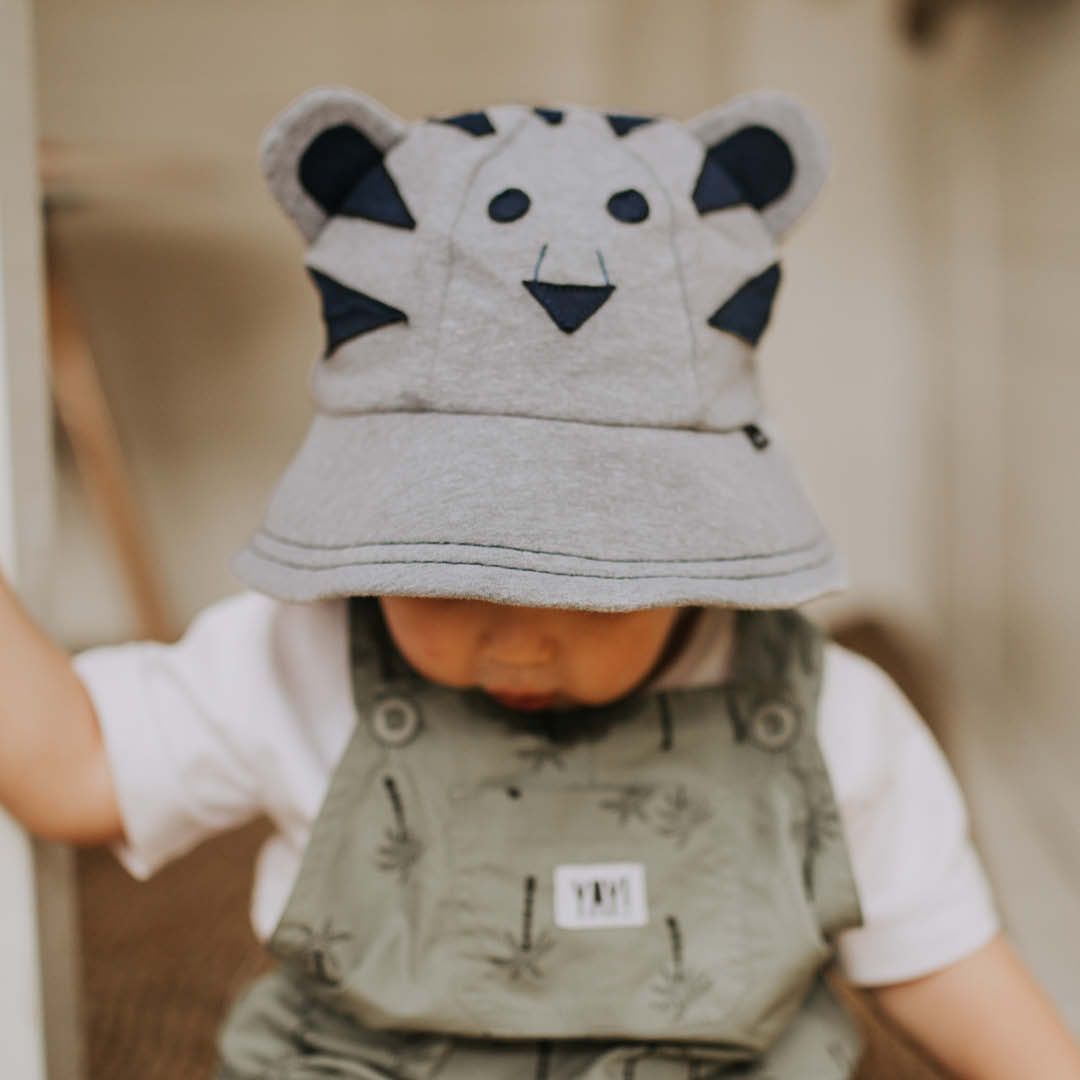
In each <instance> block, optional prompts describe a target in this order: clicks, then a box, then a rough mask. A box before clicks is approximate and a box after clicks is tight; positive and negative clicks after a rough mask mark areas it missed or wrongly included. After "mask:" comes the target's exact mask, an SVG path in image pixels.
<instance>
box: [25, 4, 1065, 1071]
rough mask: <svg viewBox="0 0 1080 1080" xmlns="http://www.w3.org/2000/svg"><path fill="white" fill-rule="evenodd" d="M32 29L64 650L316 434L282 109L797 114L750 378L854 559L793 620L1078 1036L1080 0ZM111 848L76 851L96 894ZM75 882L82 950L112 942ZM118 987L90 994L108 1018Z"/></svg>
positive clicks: (217, 579) (213, 540)
mask: <svg viewBox="0 0 1080 1080" xmlns="http://www.w3.org/2000/svg"><path fill="white" fill-rule="evenodd" d="M33 20H34V26H33V33H34V35H35V50H36V67H37V70H36V80H37V106H36V107H37V114H38V124H39V130H40V135H41V138H42V139H43V146H42V159H41V160H42V176H43V183H44V189H45V192H46V195H47V206H48V214H47V234H48V267H49V278H50V282H51V283H52V286H53V290H54V292H53V296H54V302H53V317H54V320H56V319H57V313H58V312H59V314H60V325H59V326H57V325H55V324H54V328H53V332H54V342H55V341H60V342H63V343H66V345H67V347H68V350H69V352H70V351H71V350H74V352H75V353H76V354H77V353H78V352H79V350H80V349H82V350H83V351H84V352H85V351H86V350H89V354H92V356H91V361H92V367H91V370H92V372H93V373H95V374H96V376H97V377H98V378H99V379H100V383H101V387H102V389H103V394H104V397H103V406H104V410H105V413H106V414H107V415H108V416H109V417H111V422H112V424H114V426H115V433H116V437H117V444H116V447H115V449H117V450H118V451H119V457H118V459H117V460H118V461H119V464H120V467H121V471H120V472H116V471H115V470H113V471H111V472H109V474H108V477H107V478H106V480H105V481H104V484H102V482H101V480H100V477H97V478H96V479H95V475H94V473H93V469H94V465H95V462H96V463H97V464H100V455H99V456H98V457H97V458H95V444H94V443H93V440H92V438H91V443H90V448H89V452H88V451H87V449H86V444H85V439H86V433H85V431H83V432H82V434H81V435H80V423H83V422H85V418H81V417H80V409H79V405H78V402H79V401H80V400H83V398H81V397H80V395H79V393H78V387H79V386H80V385H81V384H80V383H79V382H78V376H76V377H75V378H76V381H75V382H74V383H70V382H69V383H68V384H67V385H68V386H75V388H76V390H75V391H74V392H73V396H74V399H75V405H74V408H73V409H72V406H71V400H72V398H71V396H70V395H69V398H68V404H67V405H65V402H64V395H63V390H62V387H63V385H64V382H63V379H62V378H58V379H57V383H56V385H57V398H58V407H59V408H60V415H61V416H62V417H64V418H65V423H62V424H58V426H57V433H58V435H57V438H58V442H57V450H58V454H57V461H58V466H59V480H60V493H59V503H58V525H57V530H56V532H57V550H56V552H55V558H54V560H53V563H52V565H53V567H54V580H53V592H54V598H55V602H54V605H53V607H54V614H53V620H52V626H53V628H54V630H55V631H56V632H57V633H58V634H59V635H60V637H61V638H62V639H63V640H64V642H65V643H66V644H68V645H69V646H70V647H72V648H82V647H85V646H89V645H92V644H96V643H99V642H105V641H113V640H120V639H125V638H129V637H131V636H133V635H135V634H137V633H140V632H151V633H160V634H162V635H164V636H169V635H172V634H175V633H177V632H179V631H180V630H181V629H182V627H183V625H184V624H185V622H186V621H187V620H188V619H189V618H190V616H191V615H192V614H193V613H194V612H195V611H197V610H198V609H199V608H201V607H203V606H205V605H206V604H208V603H210V602H211V601H213V600H215V599H216V598H218V597H221V596H224V595H226V594H227V593H229V592H232V591H235V590H236V589H237V588H238V585H237V583H236V582H235V581H234V580H233V579H232V578H231V577H230V576H229V572H228V565H227V563H228V558H229V556H230V555H231V554H232V552H233V551H234V550H236V549H237V548H238V547H239V546H240V545H241V544H242V543H243V541H244V540H245V538H246V535H247V532H248V530H249V529H251V528H252V527H253V526H254V525H255V523H256V522H257V520H258V519H259V516H260V513H261V509H262V507H263V505H264V500H265V499H266V496H267V494H268V491H269V489H270V486H271V484H272V483H273V481H274V479H275V478H276V477H277V475H278V473H279V472H280V470H281V468H282V467H283V466H284V464H285V463H286V461H287V460H288V459H289V457H290V455H291V453H292V451H293V450H294V449H295V446H296V444H297V442H298V441H299V439H300V437H301V435H302V433H303V431H304V429H305V427H306V423H307V420H308V417H309V405H308V400H307V394H306V377H307V372H308V369H309V367H310V366H311V364H312V363H313V362H314V361H315V359H316V357H317V356H318V354H319V352H320V343H321V338H322V330H321V326H320V323H319V319H318V309H317V304H316V298H315V294H314V291H313V290H312V289H311V287H310V285H309V283H308V281H307V279H306V277H305V275H304V273H303V271H302V268H301V262H300V258H301V244H300V241H299V238H298V236H297V235H295V233H294V231H293V229H292V228H291V226H290V225H289V223H288V222H286V220H285V219H284V218H283V217H282V215H281V214H280V212H279V211H278V210H277V208H276V205H275V204H274V203H273V202H272V200H271V199H270V197H269V195H268V194H267V193H266V191H265V189H264V187H263V184H262V181H261V178H260V176H259V173H258V169H257V167H256V164H255V149H256V146H257V143H258V139H259V136H260V133H261V131H262V129H263V127H264V126H265V125H266V123H267V122H268V121H269V120H270V118H271V117H272V116H273V115H274V114H275V113H276V112H277V111H278V110H279V109H280V108H282V107H283V106H284V105H286V104H287V103H288V102H289V101H290V100H291V99H292V98H293V97H294V96H296V95H297V94H299V93H300V92H301V91H303V90H305V89H307V88H309V87H310V86H313V85H316V84H325V83H344V84H347V85H350V86H354V87H356V88H359V89H362V90H364V91H366V92H368V93H369V94H371V95H373V96H375V97H377V98H378V99H380V100H381V101H383V102H384V103H385V104H387V105H388V106H389V107H390V108H391V109H393V110H394V111H396V112H397V113H399V114H400V115H402V116H405V117H407V118H418V117H423V116H427V115H432V114H446V113H453V112H458V111H461V110H464V109H466V108H468V107H470V106H475V105H483V104H488V103H492V102H498V101H511V100H513V101H525V102H529V103H536V104H557V103H559V102H560V101H576V102H581V103H584V104H594V105H602V106H613V107H618V108H619V109H621V110H624V111H645V112H663V113H667V114H670V115H673V116H675V117H680V118H684V117H689V116H691V115H693V114H694V113H696V112H699V111H701V110H703V109H705V108H707V107H709V106H711V105H713V104H715V103H718V102H721V101H723V100H725V99H726V98H728V97H730V96H731V95H733V94H736V93H738V92H740V91H743V90H747V89H752V88H757V87H776V88H780V89H783V90H786V91H789V92H790V93H792V94H795V95H796V96H798V97H799V98H801V99H802V100H803V101H805V102H806V103H807V104H809V105H810V106H811V107H813V108H814V110H815V111H816V112H817V113H818V114H819V115H820V117H821V118H822V119H823V121H824V123H825V125H826V127H827V129H828V131H829V133H830V138H831V142H832V146H833V153H834V163H835V164H834V176H833V180H832V182H831V184H830V185H829V186H828V187H827V188H826V192H825V195H824V197H823V198H822V200H821V202H820V204H819V205H818V207H817V208H816V209H815V211H814V212H813V213H812V214H811V215H810V216H809V218H808V220H807V223H806V224H805V225H804V226H803V227H801V228H800V229H799V230H798V232H797V233H796V234H795V235H794V237H793V238H792V239H791V241H790V243H789V249H788V252H787V255H786V258H785V281H786V284H785V288H784V290H783V292H782V296H781V300H780V303H779V306H778V310H777V314H776V317H775V319H774V322H773V325H772V329H771V331H770V333H769V335H768V336H767V337H766V338H765V342H764V345H763V348H762V350H761V371H762V377H763V380H764V384H765V390H766V396H767V400H768V401H769V402H770V403H771V407H772V411H773V412H774V414H775V415H776V418H777V421H778V424H779V426H780V427H781V430H782V431H784V432H785V434H786V437H787V441H788V442H789V444H790V447H791V449H792V451H793V453H794V456H795V458H796V460H797V461H798V462H799V464H800V466H801V470H802V474H803V477H804V479H805V481H806V483H807V485H808V487H809V489H810V491H811V493H812V495H813V497H814V500H815V502H816V504H817V506H818V508H819V510H820V511H821V513H822V515H823V517H824V519H825V521H826V523H827V525H828V526H829V528H830V530H831V532H832V534H833V536H834V538H835V540H836V541H837V543H838V546H839V547H840V548H841V550H842V551H843V552H844V553H845V554H846V556H847V559H848V561H849V565H850V570H851V578H852V588H851V590H850V591H849V592H848V593H847V594H846V595H844V596H842V597H839V598H837V599H835V600H830V601H828V602H826V603H824V604H823V605H820V606H819V608H818V614H819V615H820V616H821V617H822V618H823V619H825V620H827V621H829V622H830V623H832V624H834V625H837V626H840V627H841V628H844V632H847V633H854V634H855V635H856V636H858V635H859V634H863V635H864V636H866V635H869V637H868V638H867V640H870V638H872V639H873V642H875V643H876V645H875V646H874V647H878V648H881V649H884V650H885V651H886V652H888V653H889V654H890V655H891V656H892V657H894V659H896V663H897V665H898V668H899V669H902V670H901V676H903V673H904V672H906V673H907V676H908V678H907V680H904V679H903V677H902V681H905V688H906V689H908V691H909V693H911V695H912V696H913V697H915V698H916V699H918V700H917V703H918V704H920V706H921V707H922V708H923V709H924V711H926V712H927V713H929V714H931V719H933V720H934V722H935V725H936V730H937V733H938V736H939V738H941V740H942V741H943V742H944V744H945V745H946V747H947V749H948V751H949V753H950V755H951V756H952V758H953V761H954V763H955V765H956V767H957V769H958V771H959V773H960V776H961V779H962V781H963V783H964V785H965V788H966V791H967V793H968V797H969V800H970V805H971V809H972V815H973V819H974V826H975V830H976V834H977V837H978V840H979V843H980V846H981V848H982V851H983V853H984V856H985V858H986V860H987V863H988V865H989V868H990V870H991V873H992V876H993V878H994V881H995V884H996V886H997V889H998V892H999V897H1000V900H1001V906H1002V908H1003V911H1004V914H1005V917H1006V920H1007V922H1008V924H1009V927H1010V930H1011V931H1012V933H1013V936H1014V938H1015V939H1016V940H1017V942H1018V944H1019V946H1020V948H1021V950H1022V952H1023V953H1024V955H1025V956H1026V957H1027V959H1028V961H1029V963H1030V964H1031V965H1032V966H1033V967H1034V968H1035V970H1036V971H1037V973H1038V974H1039V976H1040V978H1041V979H1042V981H1043V982H1044V983H1045V984H1046V985H1047V986H1048V987H1049V988H1050V989H1051V991H1052V992H1053V994H1054V995H1055V997H1056V998H1057V1000H1058V1002H1059V1003H1060V1005H1061V1007H1062V1008H1063V1010H1065V1012H1066V1013H1067V1015H1068V1016H1069V1017H1070V1019H1071V1022H1072V1023H1073V1025H1074V1027H1075V1028H1077V1030H1078V1031H1080V975H1078V974H1077V973H1078V972H1080V935H1077V934H1076V932H1075V912H1076V911H1077V910H1078V905H1080V794H1078V788H1077V784H1076V782H1075V780H1074V773H1075V771H1076V767H1077V763H1078V762H1080V725H1078V724H1076V723H1075V722H1074V714H1075V712H1076V705H1077V702H1078V700H1080V687H1078V686H1077V685H1076V683H1075V681H1074V679H1073V673H1074V657H1075V656H1076V655H1077V651H1078V648H1080V573H1078V571H1077V567H1076V564H1075V556H1076V553H1077V552H1080V507H1078V505H1077V499H1076V496H1075V492H1076V482H1075V470H1076V468H1077V464H1078V463H1080V424H1078V423H1077V419H1078V417H1080V363H1078V357H1077V353H1078V351H1080V326H1078V315H1077V313H1078V311H1080V303H1078V300H1080V209H1078V205H1077V203H1078V193H1080V108H1078V105H1080V3H1074V2H1069V0H1057V2H1054V0H1017V2H1013V3H1010V2H1007V0H666V2H664V0H382V2H377V0H306V2H304V3H298V2H296V0H258V2H255V0H230V2H229V3H227V4H222V3H220V2H211V0H184V2H180V0H157V2H151V0H37V2H36V3H35V4H34V5H33ZM65 334H66V335H67V337H66V338H65V337H64V335H65ZM83 359H84V360H85V359H86V356H83ZM54 363H55V357H54ZM95 415H97V414H95ZM90 419H91V420H93V419H94V417H93V416H92V417H91V418H90ZM80 438H82V439H83V440H84V445H83V452H82V453H81V455H80V454H74V453H73V452H72V448H73V447H74V448H75V449H76V450H78V448H79V440H80ZM107 456H108V455H107ZM110 460H112V458H110ZM77 461H78V462H81V466H80V468H79V469H77V468H76V467H75V463H76V462H77ZM110 505H111V506H112V510H113V514H114V516H113V518H112V521H113V524H112V527H111V529H110V526H109V525H108V521H109V519H108V518H107V517H103V513H102V511H103V509H108V508H109V506H110ZM117 505H119V506H120V507H121V512H120V525H119V526H117V524H116V517H115V512H116V506H117ZM245 850H246V849H244V848H243V845H241V846H240V847H239V848H236V849H232V848H229V849H223V851H222V852H219V854H218V855H217V856H215V857H216V858H217V859H218V860H219V861H218V863H216V864H215V866H217V867H218V869H219V870H220V869H221V867H223V866H224V867H231V866H232V865H233V864H234V862H236V861H238V860H239V861H243V858H242V857H243V852H244V851H245ZM110 870H111V868H110V869H106V868H105V867H104V866H102V865H99V864H98V863H95V862H93V861H91V862H89V863H87V864H86V866H84V870H83V873H84V877H85V878H86V881H88V882H89V883H90V884H94V883H98V887H99V889H100V888H105V887H106V886H104V885H100V882H101V881H106V882H107V883H108V882H111V883H112V884H109V885H108V888H114V889H115V888H120V887H121V886H120V885H119V884H117V883H116V882H113V880H112V879H111V878H108V877H107V875H108V874H109V873H110ZM244 872H245V873H246V868H245V870H244ZM102 875H106V877H104V878H103V877H102ZM242 884H243V886H244V887H243V888H240V887H237V888H236V889H235V890H234V892H235V896H233V893H229V894H228V895H229V896H230V897H233V898H232V899H231V900H230V901H229V902H230V903H235V904H237V905H239V908H240V909H242V906H243V902H244V900H243V895H244V890H245V889H246V878H245V879H244V880H243V882H242ZM168 888H169V889H173V890H175V889H176V888H180V883H179V879H175V880H174V881H173V883H172V885H171V886H168ZM227 891H228V890H226V889H224V888H222V889H221V890H219V891H218V897H217V898H216V899H215V902H217V899H220V895H224V894H225V893H226V892H227ZM93 895H94V896H97V897H99V898H100V897H102V896H104V897H106V899H99V900H93V899H92V900H90V901H85V900H84V919H85V920H89V921H87V922H85V926H84V929H85V932H86V937H87V949H88V964H90V965H91V966H92V964H93V963H94V957H95V955H97V956H100V957H108V956H110V955H111V956H113V957H115V956H116V955H117V952H116V950H122V949H123V948H124V945H123V942H122V938H121V936H119V935H117V936H116V937H115V938H113V937H110V936H109V930H108V928H107V927H105V928H103V926H102V923H101V922H100V921H97V922H95V919H99V916H100V918H106V917H107V912H108V911H109V909H110V908H113V909H115V904H114V903H113V902H112V901H110V900H109V899H108V896H109V895H111V894H108V892H107V891H106V893H101V892H100V891H99V892H98V893H95V894H93ZM202 895H203V902H206V893H205V892H204V893H203V894H202ZM192 902H193V903H196V904H197V903H199V902H200V901H199V900H198V899H197V898H193V900H192ZM95 903H96V904H97V905H98V906H97V907H94V904H95ZM133 903H134V901H133ZM87 904H89V907H87ZM135 918H137V917H135ZM95 927H96V937H95V936H94V935H95ZM160 930H161V927H160V925H157V924H155V923H153V919H151V925H150V926H149V927H148V928H147V929H146V935H147V940H149V939H150V937H151V936H153V935H158V936H160ZM129 939H130V935H129ZM95 941H96V942H97V944H95ZM143 947H144V949H145V948H148V947H149V946H147V945H146V943H145V942H144V943H143ZM95 948H96V949H98V953H96V954H95V952H94V949H95ZM133 955H134V954H133ZM136 959H137V957H136ZM235 974H236V972H235V970H232V969H230V972H229V977H230V978H232V977H233V976H234V975H235ZM100 985H101V986H104V985H105V984H100ZM110 987H111V984H110ZM112 992H113V990H112V989H111V988H110V989H109V991H108V993H104V994H103V995H99V996H98V1004H97V1005H95V1004H94V996H93V995H91V996H90V999H89V1000H90V1005H89V1006H88V1007H89V1008H90V1009H91V1010H94V1009H97V1013H96V1014H95V1015H96V1017H97V1023H98V1025H99V1028H98V1030H99V1032H100V1031H102V1030H103V1029H102V1027H101V1025H103V1024H105V1025H107V1024H108V1023H113V1022H118V1021H116V1020H115V1013H113V1012H110V1013H108V1015H105V1013H103V1012H102V1010H103V1009H104V1008H105V1005H104V1004H103V1002H104V1001H105V999H106V998H107V997H108V994H109V993H112ZM109 1000H112V999H109ZM111 1007H112V1006H110V1008H111ZM102 1040H104V1041H102ZM107 1041H108V1040H107V1038H106V1036H105V1035H101V1036H100V1037H99V1042H98V1045H99V1046H104V1045H105V1043H107ZM105 1052H106V1051H99V1054H100V1053H105ZM97 1060H98V1066H97V1067H98V1069H99V1072H98V1073H96V1074H95V1075H101V1076H106V1075H108V1076H110V1077H119V1076H122V1075H128V1074H127V1073H123V1072H121V1071H117V1070H119V1069H120V1066H119V1065H117V1064H115V1063H114V1065H113V1066H110V1067H109V1068H108V1069H106V1068H105V1066H104V1065H102V1064H101V1061H103V1060H104V1059H102V1058H100V1056H99V1058H98V1059H97ZM131 1075H135V1074H134V1073H132V1074H131ZM138 1075H140V1076H149V1075H151V1073H150V1072H142V1073H139V1074H138ZM153 1075H158V1074H156V1073H154V1074H153ZM160 1075H162V1076H165V1075H172V1074H171V1073H170V1074H166V1073H164V1072H162V1073H161V1074H160ZM882 1075H885V1074H884V1073H883V1074H882ZM889 1075H900V1074H899V1072H893V1073H890V1074H889Z"/></svg>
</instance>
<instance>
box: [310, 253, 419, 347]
mask: <svg viewBox="0 0 1080 1080" xmlns="http://www.w3.org/2000/svg"><path fill="white" fill-rule="evenodd" d="M308 273H309V274H310V275H311V280H312V281H314V282H315V287H316V288H317V289H318V290H319V295H320V296H321V297H322V309H323V322H325V323H326V356H327V357H329V356H331V355H332V354H333V352H334V350H335V349H336V348H337V347H338V346H339V345H342V344H343V343H344V342H346V341H350V340H351V339H352V338H355V337H359V336H360V335H361V334H367V333H369V332H370V331H372V330H378V329H379V328H380V327H382V326H389V325H390V324H391V323H399V322H404V323H407V322H408V321H409V317H408V316H407V315H406V314H405V312H404V311H399V310H398V309H397V308H396V307H391V306H390V305H389V304H384V303H383V302H382V301H381V300H376V299H375V297H374V296H368V294H367V293H362V292H359V291H358V290H356V289H350V288H349V287H348V286H347V285H342V284H341V282H340V281H335V280H334V279H333V278H332V277H327V276H326V274H320V273H319V271H318V270H312V269H311V268H308Z"/></svg>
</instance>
